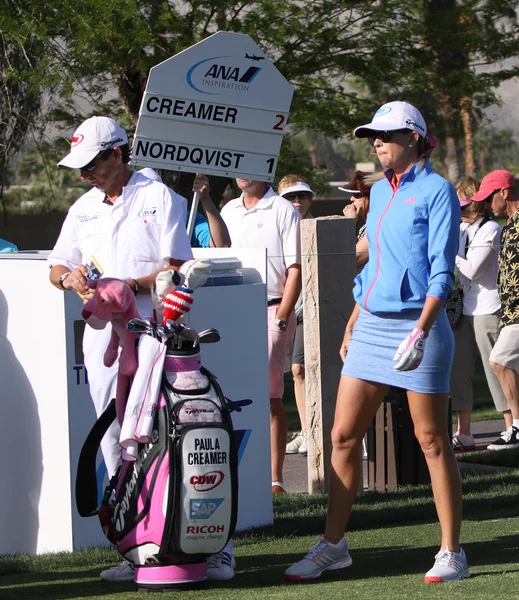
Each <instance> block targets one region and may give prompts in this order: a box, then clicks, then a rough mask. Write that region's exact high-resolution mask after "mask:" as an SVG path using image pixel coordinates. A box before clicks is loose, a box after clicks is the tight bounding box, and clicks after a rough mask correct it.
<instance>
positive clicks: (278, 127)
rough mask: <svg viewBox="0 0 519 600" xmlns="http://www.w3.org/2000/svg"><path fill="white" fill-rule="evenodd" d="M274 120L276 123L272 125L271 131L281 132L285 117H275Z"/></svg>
mask: <svg viewBox="0 0 519 600" xmlns="http://www.w3.org/2000/svg"><path fill="white" fill-rule="evenodd" d="M276 119H278V122H277V123H276V124H275V125H274V127H273V128H272V129H274V130H275V131H283V123H284V122H285V115H276Z"/></svg>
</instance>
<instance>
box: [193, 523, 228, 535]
mask: <svg viewBox="0 0 519 600" xmlns="http://www.w3.org/2000/svg"><path fill="white" fill-rule="evenodd" d="M224 531H225V525H188V526H187V527H186V533H187V534H190V533H191V534H193V533H224Z"/></svg>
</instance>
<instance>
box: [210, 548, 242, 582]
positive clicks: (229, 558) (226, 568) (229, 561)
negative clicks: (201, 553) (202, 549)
mask: <svg viewBox="0 0 519 600" xmlns="http://www.w3.org/2000/svg"><path fill="white" fill-rule="evenodd" d="M235 568H236V561H235V560H234V554H233V551H232V544H231V542H228V543H227V544H226V545H225V548H224V549H223V550H222V551H221V552H217V553H216V554H213V555H212V556H209V557H208V559H207V579H209V580H211V581H228V580H229V579H232V578H233V577H234V569H235Z"/></svg>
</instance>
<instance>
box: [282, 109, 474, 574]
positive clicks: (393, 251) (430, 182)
mask: <svg viewBox="0 0 519 600" xmlns="http://www.w3.org/2000/svg"><path fill="white" fill-rule="evenodd" d="M355 136H356V137H358V138H368V140H369V142H370V144H371V145H372V146H373V147H374V149H375V151H376V154H377V157H378V159H379V161H380V164H381V165H382V167H383V169H384V174H385V178H384V179H382V180H381V181H379V182H377V183H375V185H374V186H373V188H372V190H371V203H370V210H369V213H368V219H367V236H368V243H369V262H368V263H367V265H366V267H365V268H364V270H363V271H362V273H361V274H360V275H359V276H358V277H357V279H356V280H355V289H354V296H355V300H356V305H355V309H354V311H353V313H352V316H351V317H350V319H349V321H348V324H347V326H346V331H345V334H344V342H343V346H342V348H341V350H342V353H343V354H345V356H346V359H345V361H344V367H343V369H342V377H341V381H340V384H339V390H338V394H337V404H336V409H335V421H334V426H333V431H332V444H333V451H332V461H331V462H332V469H331V474H330V482H329V499H328V517H327V522H326V530H325V533H324V536H323V537H322V539H321V540H320V541H319V542H318V543H317V544H316V545H315V546H313V547H312V548H311V550H310V552H309V553H308V554H307V555H306V557H305V558H304V559H303V560H301V561H299V562H298V563H296V564H295V565H292V566H291V567H290V568H289V569H287V571H286V573H285V577H286V578H287V579H289V580H293V581H294V580H295V581H306V580H311V579H315V578H317V577H319V576H320V575H321V573H322V572H323V571H326V570H333V569H342V568H345V567H348V566H350V565H351V562H352V560H351V557H350V554H349V552H348V545H347V543H346V539H345V538H344V530H345V528H346V525H347V523H348V519H349V517H350V513H351V507H352V504H353V502H354V500H355V494H356V491H357V489H358V482H359V470H360V461H359V448H360V445H361V443H362V438H363V437H364V434H365V433H366V430H367V428H368V425H369V424H370V423H371V421H372V419H373V417H374V416H375V413H376V412H377V409H378V407H379V406H380V404H381V402H382V401H383V399H384V396H385V395H386V392H387V389H388V386H390V385H391V386H395V387H399V388H403V389H405V390H407V396H408V399H409V409H410V411H411V416H412V418H413V423H414V432H415V434H416V437H417V439H418V441H419V443H420V446H421V448H422V450H423V452H424V455H425V458H426V460H427V466H428V468H429V473H430V475H431V482H432V489H433V495H434V500H435V504H436V510H437V513H438V517H439V521H440V527H441V545H440V550H439V552H438V554H437V555H436V558H435V562H434V566H433V567H432V569H430V570H429V571H428V572H427V574H426V575H425V582H427V583H441V582H447V581H457V580H459V579H463V578H464V577H468V576H469V571H468V565H467V559H466V557H465V553H464V552H463V549H462V548H461V547H460V545H459V535H460V526H461V485H460V478H459V474H458V469H457V465H456V460H455V458H454V453H453V451H452V448H451V444H450V438H449V434H448V431H447V410H448V408H447V407H448V392H449V379H450V371H451V363H452V358H453V351H454V340H453V335H452V331H451V328H450V326H449V322H448V320H447V314H446V312H445V310H444V303H445V300H446V299H447V297H448V295H449V292H450V290H451V286H452V284H453V281H454V259H455V257H456V253H457V251H458V243H459V223H460V205H459V201H458V198H457V196H456V192H455V190H454V188H453V186H452V185H451V184H450V183H448V182H447V181H445V179H443V178H442V177H440V176H439V175H438V174H436V173H435V172H434V171H433V169H432V168H431V165H430V163H429V160H428V159H427V157H426V156H427V155H428V154H429V153H430V152H431V150H432V149H433V147H434V145H435V140H434V139H433V138H430V137H428V136H427V127H426V124H425V121H424V119H423V117H422V115H421V114H420V112H419V111H418V110H417V109H416V108H415V107H414V106H412V105H410V104H408V103H407V102H389V103H388V104H384V105H383V106H382V107H381V108H379V110H378V111H377V112H376V113H375V115H374V117H373V120H372V122H371V123H368V124H367V125H363V126H361V127H357V129H356V130H355Z"/></svg>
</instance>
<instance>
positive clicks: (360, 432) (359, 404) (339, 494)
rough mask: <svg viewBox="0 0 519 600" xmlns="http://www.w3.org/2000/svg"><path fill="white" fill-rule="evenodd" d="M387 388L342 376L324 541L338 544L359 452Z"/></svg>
mask: <svg viewBox="0 0 519 600" xmlns="http://www.w3.org/2000/svg"><path fill="white" fill-rule="evenodd" d="M386 392H387V385H384V384H380V383H371V382H368V381H363V380H361V379H354V378H353V377H346V376H342V377H341V381H340V384H339V390H338V392H337V404H336V406H335V419H334V424H333V430H332V462H331V471H330V482H329V491H328V518H327V521H326V530H325V535H324V537H325V539H326V540H327V541H329V542H331V543H337V541H338V540H340V539H341V538H342V537H343V535H344V530H345V528H346V525H347V523H348V520H349V518H350V514H351V508H352V506H353V502H354V501H355V495H356V493H357V489H358V485H359V475H360V460H359V450H360V445H361V443H362V438H363V437H364V435H365V433H366V430H367V428H368V426H369V424H370V423H371V421H372V420H373V417H374V416H375V414H376V412H377V409H378V407H379V406H380V403H381V402H382V400H383V399H384V396H385V395H386Z"/></svg>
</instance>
